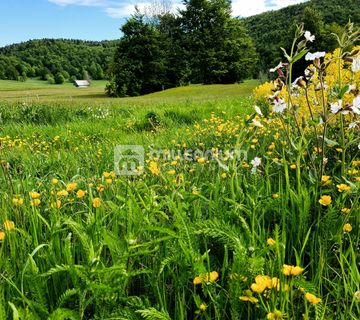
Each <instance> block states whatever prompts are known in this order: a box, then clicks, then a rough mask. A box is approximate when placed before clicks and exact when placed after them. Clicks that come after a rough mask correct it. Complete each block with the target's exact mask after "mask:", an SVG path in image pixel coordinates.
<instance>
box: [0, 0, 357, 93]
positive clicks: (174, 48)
mask: <svg viewBox="0 0 360 320" xmlns="http://www.w3.org/2000/svg"><path fill="white" fill-rule="evenodd" d="M165 2H166V1H165ZM184 4H185V9H183V10H182V11H180V12H178V14H176V15H174V14H172V13H171V12H170V11H169V10H166V8H156V7H155V8H153V9H154V10H153V11H152V12H153V14H152V15H151V16H149V15H146V14H142V13H140V12H136V13H135V14H134V15H133V17H131V18H130V19H129V20H128V21H127V22H126V23H125V24H124V25H123V26H122V29H121V31H122V38H121V39H120V40H118V41H101V42H91V41H81V40H64V39H57V40H54V39H43V40H31V41H28V42H24V43H20V44H14V45H10V46H6V47H3V48H0V79H11V80H20V81H24V80H26V78H27V77H40V78H41V79H43V80H47V81H49V82H50V83H62V82H64V81H66V80H72V79H75V78H88V77H89V78H92V79H104V78H109V79H110V80H111V81H110V83H109V85H108V87H107V91H108V93H109V94H111V95H115V96H124V95H138V94H144V93H148V92H152V91H156V90H161V89H162V88H168V87H174V86H178V85H183V84H186V83H233V82H239V81H241V80H242V79H244V78H248V77H257V76H258V75H259V73H261V72H262V73H263V74H264V75H266V74H267V70H268V69H269V68H270V67H271V66H274V65H277V64H278V62H279V61H280V60H281V58H282V51H281V50H280V47H284V48H289V47H290V45H291V41H292V38H293V34H294V31H295V28H296V25H297V24H299V23H301V22H304V24H305V29H306V30H309V31H310V32H311V33H312V34H315V35H316V41H315V42H314V43H313V47H312V48H311V50H325V51H331V50H333V49H334V48H335V47H336V41H335V37H334V36H333V35H331V33H340V32H341V31H342V28H343V26H344V25H345V23H346V22H347V21H348V20H349V19H351V20H352V21H353V22H355V24H357V25H359V23H360V9H359V4H360V3H359V0H311V1H308V2H305V3H301V4H298V5H293V6H289V7H286V8H284V9H281V10H277V11H269V12H265V13H263V14H259V15H256V16H252V17H249V18H233V17H231V1H229V0H184ZM300 67H301V66H300Z"/></svg>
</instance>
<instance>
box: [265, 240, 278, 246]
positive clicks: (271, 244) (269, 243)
mask: <svg viewBox="0 0 360 320" xmlns="http://www.w3.org/2000/svg"><path fill="white" fill-rule="evenodd" d="M266 243H267V245H268V246H270V247H272V246H273V245H275V243H276V241H275V240H274V239H273V238H269V239H267V240H266Z"/></svg>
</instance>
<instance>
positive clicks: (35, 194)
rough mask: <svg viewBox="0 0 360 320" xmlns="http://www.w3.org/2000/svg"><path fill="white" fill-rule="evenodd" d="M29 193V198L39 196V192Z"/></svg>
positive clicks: (37, 197)
mask: <svg viewBox="0 0 360 320" xmlns="http://www.w3.org/2000/svg"><path fill="white" fill-rule="evenodd" d="M29 195H30V198H31V199H39V198H40V193H38V192H36V191H31V192H29Z"/></svg>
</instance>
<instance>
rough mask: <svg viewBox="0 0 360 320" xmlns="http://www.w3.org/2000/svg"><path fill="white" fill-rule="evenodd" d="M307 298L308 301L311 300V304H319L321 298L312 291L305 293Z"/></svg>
mask: <svg viewBox="0 0 360 320" xmlns="http://www.w3.org/2000/svg"><path fill="white" fill-rule="evenodd" d="M305 299H306V300H307V301H309V302H310V303H311V304H318V303H319V302H320V301H321V299H320V298H317V297H316V296H315V295H313V294H312V293H306V294H305Z"/></svg>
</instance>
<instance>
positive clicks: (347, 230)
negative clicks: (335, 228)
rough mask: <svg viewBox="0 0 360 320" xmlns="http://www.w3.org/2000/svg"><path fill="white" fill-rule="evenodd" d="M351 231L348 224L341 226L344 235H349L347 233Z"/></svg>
mask: <svg viewBox="0 0 360 320" xmlns="http://www.w3.org/2000/svg"><path fill="white" fill-rule="evenodd" d="M351 230H352V226H351V224H350V223H345V224H344V226H343V231H344V232H345V233H349V232H351Z"/></svg>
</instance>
